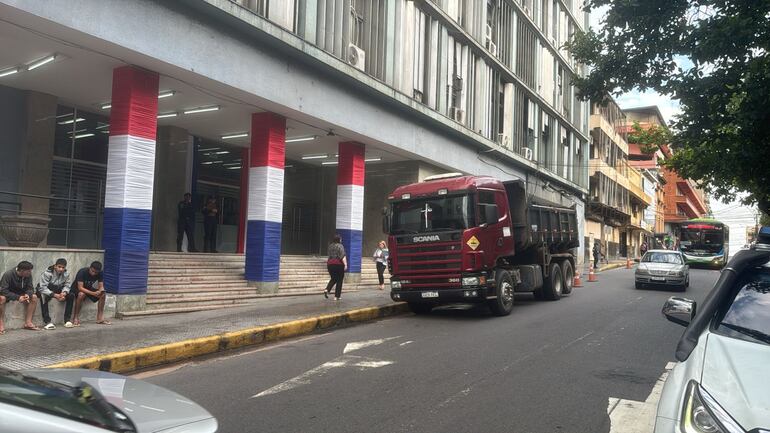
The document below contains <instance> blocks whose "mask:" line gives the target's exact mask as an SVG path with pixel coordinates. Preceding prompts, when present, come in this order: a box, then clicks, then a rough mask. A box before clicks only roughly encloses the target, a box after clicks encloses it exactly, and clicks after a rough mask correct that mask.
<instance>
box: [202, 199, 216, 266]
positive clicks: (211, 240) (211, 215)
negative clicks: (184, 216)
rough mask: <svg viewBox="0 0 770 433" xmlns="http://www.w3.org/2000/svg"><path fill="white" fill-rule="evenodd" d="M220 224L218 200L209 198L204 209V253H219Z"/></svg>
mask: <svg viewBox="0 0 770 433" xmlns="http://www.w3.org/2000/svg"><path fill="white" fill-rule="evenodd" d="M218 224H219V209H218V208H217V199H216V198H214V197H212V196H209V198H208V199H207V200H206V206H204V207H203V251H204V252H207V253H218V252H219V251H217V225H218Z"/></svg>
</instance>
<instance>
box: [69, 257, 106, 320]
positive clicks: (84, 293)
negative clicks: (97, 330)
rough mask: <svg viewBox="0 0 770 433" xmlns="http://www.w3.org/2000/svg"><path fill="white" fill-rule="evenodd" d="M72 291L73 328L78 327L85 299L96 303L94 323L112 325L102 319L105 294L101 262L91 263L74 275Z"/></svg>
mask: <svg viewBox="0 0 770 433" xmlns="http://www.w3.org/2000/svg"><path fill="white" fill-rule="evenodd" d="M72 291H75V292H77V298H76V299H75V318H74V320H73V323H74V326H80V309H81V307H82V305H83V301H85V299H86V298H88V299H89V300H90V301H91V302H94V303H96V308H97V309H96V323H97V324H98V325H112V323H110V321H109V320H107V319H105V318H104V304H105V301H106V300H107V292H106V291H105V290H104V276H103V273H102V263H101V262H91V265H90V266H89V267H87V268H82V269H80V270H79V271H78V273H77V275H75V281H73V282H72Z"/></svg>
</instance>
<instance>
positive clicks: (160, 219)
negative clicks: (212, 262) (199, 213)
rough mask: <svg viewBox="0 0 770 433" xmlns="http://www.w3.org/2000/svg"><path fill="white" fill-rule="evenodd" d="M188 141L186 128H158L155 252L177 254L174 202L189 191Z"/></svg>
mask: <svg viewBox="0 0 770 433" xmlns="http://www.w3.org/2000/svg"><path fill="white" fill-rule="evenodd" d="M190 140H191V137H190V135H189V134H188V133H187V130H185V129H182V128H177V127H174V126H162V127H159V128H158V134H157V145H156V148H155V185H154V191H153V198H152V200H153V203H152V249H153V250H155V251H176V223H177V203H179V202H180V201H182V198H183V196H184V193H186V192H190V186H189V185H188V181H187V171H188V170H187V166H188V164H190V163H191V162H192V155H191V154H190V153H191V146H189V143H190ZM196 246H198V245H196ZM200 247H201V248H202V244H201V246H200Z"/></svg>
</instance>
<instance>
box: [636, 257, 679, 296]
mask: <svg viewBox="0 0 770 433" xmlns="http://www.w3.org/2000/svg"><path fill="white" fill-rule="evenodd" d="M634 279H635V281H636V288H637V289H642V288H645V287H673V288H675V289H677V290H680V291H685V290H686V289H687V287H689V286H690V267H689V266H688V265H687V262H686V261H685V259H684V256H683V255H682V253H680V252H679V251H670V250H650V251H647V253H645V255H644V256H643V257H642V260H641V261H640V262H639V266H637V267H636V273H635V274H634Z"/></svg>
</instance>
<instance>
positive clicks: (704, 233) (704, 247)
mask: <svg viewBox="0 0 770 433" xmlns="http://www.w3.org/2000/svg"><path fill="white" fill-rule="evenodd" d="M724 244H725V235H724V231H723V229H722V227H720V226H714V225H705V224H699V225H690V226H686V227H682V234H681V241H680V243H679V245H680V248H681V250H682V251H683V252H688V253H690V252H691V253H705V254H717V253H719V252H720V251H722V250H723V249H724Z"/></svg>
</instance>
